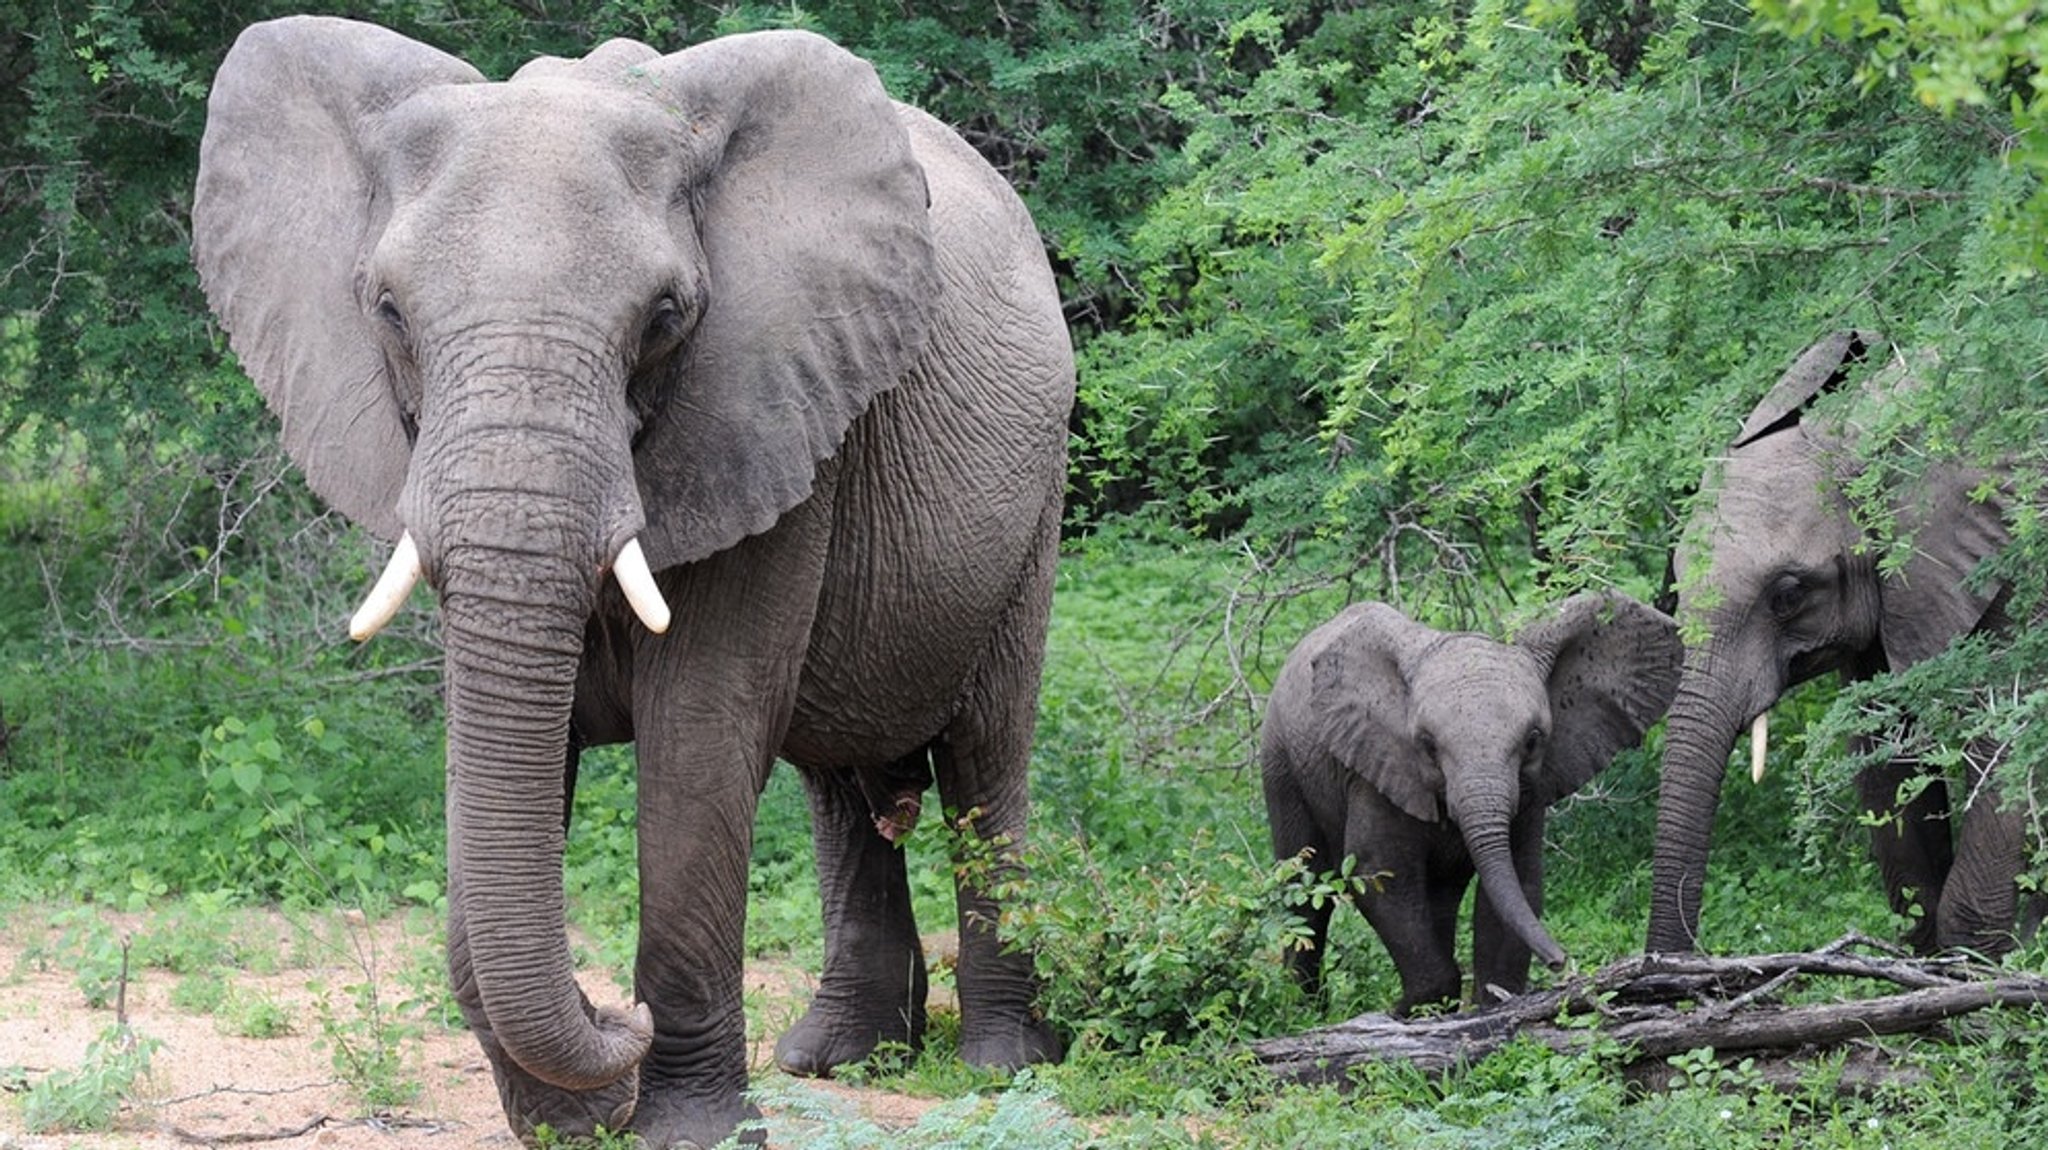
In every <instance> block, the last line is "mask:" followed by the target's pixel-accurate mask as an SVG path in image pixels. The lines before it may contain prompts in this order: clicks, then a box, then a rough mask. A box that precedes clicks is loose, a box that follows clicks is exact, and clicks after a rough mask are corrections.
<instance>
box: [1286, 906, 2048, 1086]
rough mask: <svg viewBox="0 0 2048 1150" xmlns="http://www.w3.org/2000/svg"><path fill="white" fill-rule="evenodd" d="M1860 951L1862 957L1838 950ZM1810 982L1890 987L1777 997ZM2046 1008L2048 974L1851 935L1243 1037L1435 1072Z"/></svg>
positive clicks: (1637, 962)
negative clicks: (1407, 1014)
mask: <svg viewBox="0 0 2048 1150" xmlns="http://www.w3.org/2000/svg"><path fill="white" fill-rule="evenodd" d="M1852 950H1861V951H1867V952H1874V953H1851V951H1852ZM1813 978H1857V979H1866V980H1874V981H1879V982H1888V983H1891V984H1893V985H1895V986H1900V987H1904V988H1906V989H1905V990H1903V991H1902V992H1899V993H1894V994H1889V995H1881V996H1878V997H1872V998H1852V999H1844V1000H1841V1001H1836V1002H1825V1003H1815V1004H1809V1005H1802V1006H1785V1005H1781V1004H1779V1003H1778V1002H1777V1001H1776V999H1777V998H1778V996H1779V995H1780V994H1781V992H1782V991H1784V990H1785V989H1786V988H1787V987H1790V986H1792V985H1795V984H1797V983H1798V982H1799V981H1801V980H1809V979H1813ZM2041 1005H2048V978H2043V977H2041V976H2038V975H2030V974H2013V973H2001V972H1998V971H1995V970H1992V969H1989V968H1986V967H1983V966H1980V965H1976V964H1973V963H1969V962H1966V961H1963V960H1961V959H1912V958H1906V957H1902V956H1900V955H1899V954H1898V952H1897V951H1896V949H1895V948H1891V947H1887V946H1885V945H1883V944H1881V943H1877V942H1874V941H1873V940H1871V939H1868V938H1864V937H1863V936H1861V935H1855V934H1851V935H1845V936H1843V937H1842V938H1840V939H1837V940H1836V941H1835V942H1833V943H1830V944H1828V945H1827V946H1825V947H1822V948H1821V949H1819V950H1816V951H1810V952H1803V953H1790V954H1766V955H1754V956H1749V957H1741V958H1716V957H1712V956H1706V955H1691V954H1687V955H1657V954H1648V955H1641V956H1638V957H1634V958H1628V959H1623V960H1621V961H1619V962H1615V963H1612V964H1610V965H1608V966H1605V967H1603V968H1601V969H1600V970H1599V971H1597V972H1595V973H1593V974H1591V975H1580V976H1576V977H1573V978H1570V979H1568V980H1566V981H1565V982H1564V983H1563V984H1561V985H1559V986H1557V987H1555V988H1553V989H1550V990H1545V991H1540V992H1537V993H1533V994H1524V995H1520V996H1516V997H1512V998H1508V999H1506V1000H1505V1001H1502V1002H1497V1003H1494V1004H1492V1005H1489V1006H1484V1007H1479V1008H1475V1009H1472V1010H1465V1011H1460V1012H1457V1013H1455V1014H1446V1015H1440V1016H1437V1017H1433V1018H1419V1019H1405V1020H1404V1019H1396V1018H1392V1017H1389V1016H1388V1015H1385V1014H1363V1015H1360V1016H1358V1017H1357V1018H1353V1019H1351V1020H1349V1021H1347V1022H1341V1023H1338V1024H1336V1025H1335V1026H1328V1027H1323V1028H1320V1029H1317V1030H1312V1031H1309V1032H1307V1033H1305V1034H1299V1035H1293V1036H1289V1037H1284V1038H1271V1039H1266V1040H1264V1041H1261V1042H1255V1043H1253V1044H1252V1052H1253V1053H1254V1054H1255V1055H1256V1056H1257V1057H1258V1059H1259V1062H1260V1063H1261V1064H1262V1065H1264V1066H1265V1067H1267V1068H1268V1069H1269V1070H1271V1071H1272V1072H1273V1073H1274V1074H1277V1075H1279V1076H1281V1077H1283V1078H1288V1079H1293V1080H1296V1081H1302V1082H1332V1081H1341V1080H1343V1078H1344V1077H1345V1074H1346V1072H1347V1071H1348V1070H1349V1069H1350V1068H1351V1067H1353V1066H1358V1065H1361V1064H1365V1063H1371V1062H1408V1063H1411V1064H1413V1065H1414V1066H1416V1067H1417V1068H1418V1069H1422V1070H1428V1071H1437V1072H1441V1071H1445V1070H1449V1069H1452V1068H1453V1067H1456V1066H1459V1065H1461V1064H1467V1063H1471V1062H1476V1061H1478V1060H1479V1059H1481V1058H1484V1057H1486V1056H1487V1055H1488V1054H1490V1053H1492V1052H1493V1051H1494V1050H1497V1049H1499V1048H1500V1047H1501V1046H1503V1045H1505V1044H1506V1043H1507V1042H1508V1041H1510V1040H1511V1039H1513V1038H1516V1037H1518V1036H1519V1037H1526V1038H1529V1039H1532V1040H1534V1041H1537V1042H1540V1043H1542V1044H1543V1045H1545V1046H1548V1047H1550V1048H1551V1049H1553V1050H1559V1051H1575V1050H1584V1049H1587V1048H1589V1047H1590V1046H1591V1045H1592V1044H1593V1043H1594V1042H1595V1041H1598V1042H1601V1043H1609V1044H1614V1043H1618V1044H1620V1045H1621V1046H1623V1047H1625V1048H1627V1049H1628V1050H1629V1051H1630V1052H1631V1056H1632V1057H1633V1058H1634V1059H1637V1060H1644V1059H1659V1058H1664V1057H1666V1056H1669V1055H1672V1054H1680V1053H1684V1052H1685V1051H1689V1050H1697V1049H1700V1048H1702V1047H1712V1048H1713V1049H1715V1050H1716V1051H1720V1052H1723V1053H1727V1052H1752V1051H1780V1052H1783V1051H1791V1050H1795V1049H1808V1048H1813V1047H1827V1046H1838V1045H1840V1044H1842V1043H1845V1042H1849V1041H1852V1040H1855V1039H1861V1038H1867V1037H1872V1036H1876V1035H1884V1034H1902V1033H1906V1032H1908V1031H1917V1030H1924V1029H1926V1028H1928V1027H1931V1026H1933V1025H1935V1024H1937V1023H1939V1022H1942V1021H1944V1020H1946V1019H1950V1018H1954V1017H1956V1016H1958V1015H1961V1014H1967V1013H1969V1012H1971V1011H1975V1010H1982V1009H1984V1008H1985V1007H1988V1006H2041Z"/></svg>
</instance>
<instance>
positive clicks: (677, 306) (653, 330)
mask: <svg viewBox="0 0 2048 1150" xmlns="http://www.w3.org/2000/svg"><path fill="white" fill-rule="evenodd" d="M689 331H690V316H689V313H688V312H686V311H685V310H684V308H683V305H682V304H681V303H680V302H678V301H677V299H676V297H675V296H674V295H671V294H669V293H666V292H664V293H663V294H662V295H661V297H660V298H659V299H656V300H655V301H654V307H653V309H652V310H651V311H649V312H648V314H647V328H646V330H645V331H644V332H642V333H641V336H640V358H641V359H642V360H643V361H645V360H649V359H654V358H657V357H659V356H663V355H667V354H668V353H669V352H671V351H674V350H675V348H676V346H677V345H678V344H680V343H682V342H683V337H684V336H685V335H688V334H689Z"/></svg>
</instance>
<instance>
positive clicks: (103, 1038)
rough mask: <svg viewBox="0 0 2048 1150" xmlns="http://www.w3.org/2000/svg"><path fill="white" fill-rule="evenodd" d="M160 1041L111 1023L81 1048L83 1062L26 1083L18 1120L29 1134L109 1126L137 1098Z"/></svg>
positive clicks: (93, 1129)
mask: <svg viewBox="0 0 2048 1150" xmlns="http://www.w3.org/2000/svg"><path fill="white" fill-rule="evenodd" d="M158 1045H160V1044H159V1043H158V1042H157V1040H156V1039H154V1038H144V1037H141V1036H139V1035H137V1034H135V1032H133V1031H131V1030H129V1029H128V1028H127V1027H126V1026H113V1027H109V1028H108V1029H107V1030H106V1031H105V1032H103V1033H102V1034H101V1035H100V1036H99V1037H98V1038H96V1039H94V1040H93V1042H92V1045H90V1046H88V1047H86V1048H85V1061H84V1062H83V1063H81V1064H80V1065H79V1066H78V1067H77V1068H76V1069H73V1070H59V1071H56V1072H53V1073H51V1074H49V1075H47V1076H46V1077H44V1078H43V1079H42V1080H41V1081H39V1082H36V1083H34V1084H32V1085H31V1086H29V1088H28V1094H27V1097H26V1098H25V1099H24V1100H23V1103H22V1124H23V1125H24V1126H25V1127H26V1128H27V1129H28V1132H29V1133H31V1134H51V1133H59V1132H75V1133H89V1132H91V1131H95V1130H105V1129H107V1128H108V1127H110V1126H112V1125H113V1123H114V1119H115V1117H116V1116H118V1115H119V1114H120V1112H121V1107H122V1106H124V1105H127V1104H129V1103H131V1102H133V1101H135V1100H136V1098H137V1096H138V1093H139V1091H140V1090H141V1088H142V1085H143V1082H144V1080H145V1079H147V1078H148V1076H149V1060H150V1056H151V1055H152V1054H154V1053H155V1052H156V1049H157V1047H158Z"/></svg>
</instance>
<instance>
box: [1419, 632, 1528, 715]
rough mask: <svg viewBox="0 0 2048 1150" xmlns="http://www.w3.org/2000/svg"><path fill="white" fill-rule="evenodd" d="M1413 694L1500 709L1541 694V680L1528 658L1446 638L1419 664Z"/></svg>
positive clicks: (1475, 638)
mask: <svg viewBox="0 0 2048 1150" xmlns="http://www.w3.org/2000/svg"><path fill="white" fill-rule="evenodd" d="M1414 679H1415V689H1416V691H1417V692H1419V693H1421V694H1423V695H1424V696H1425V697H1435V698H1437V699H1438V700H1440V701H1441V702H1442V703H1444V704H1446V705H1451V704H1455V705H1457V706H1460V707H1482V708H1483V707H1490V706H1498V705H1500V704H1502V703H1505V702H1507V701H1510V700H1516V699H1520V698H1522V697H1524V696H1527V695H1530V694H1535V695H1541V694H1542V686H1543V678H1542V675H1541V674H1539V673H1538V671H1537V668H1536V662H1535V660H1534V659H1532V658H1530V657H1529V654H1528V652H1526V651H1523V650H1522V649H1521V648H1519V647H1515V646H1512V645H1510V644H1507V643H1501V642H1498V641H1496V640H1494V639H1492V638H1490V637H1488V636H1485V635H1480V634H1476V633H1464V632H1460V633H1456V634H1451V635H1446V636H1444V637H1443V639H1442V640H1440V641H1439V642H1437V643H1436V644H1435V645H1434V646H1433V647H1432V648H1431V649H1430V650H1429V652H1428V653H1427V655H1426V656H1425V657H1424V658H1422V659H1421V660H1420V661H1419V663H1418V665H1417V667H1416V669H1415V672H1414Z"/></svg>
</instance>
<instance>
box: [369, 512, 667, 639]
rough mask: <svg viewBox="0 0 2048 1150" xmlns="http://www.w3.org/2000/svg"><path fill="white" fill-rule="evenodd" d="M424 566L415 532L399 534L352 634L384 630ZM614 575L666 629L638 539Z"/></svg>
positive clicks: (643, 613) (640, 609)
mask: <svg viewBox="0 0 2048 1150" xmlns="http://www.w3.org/2000/svg"><path fill="white" fill-rule="evenodd" d="M423 570H424V569H423V568H422V567H421V566H420V549H419V545H418V544H416V543H414V542H413V541H412V532H410V531H407V532H405V533H404V534H403V535H400V536H399V537H398V546H396V547H394V548H392V549H391V562H389V563H387V564H385V565H384V573H383V574H382V575H379V576H377V582H376V584H375V585H374V586H372V587H371V588H370V594H369V595H368V596H367V597H366V598H364V600H363V605H362V606H361V607H358V608H357V609H356V613H355V614H354V615H353V616H351V617H350V618H349V621H348V636H349V638H351V639H354V640H355V641H357V642H358V643H360V642H362V641H363V640H365V639H368V638H369V637H370V636H372V635H375V634H376V633H377V632H379V631H382V630H383V629H384V625H385V624H386V623H389V622H391V619H392V617H393V616H395V615H397V614H398V609H399V608H400V607H403V606H405V601H406V598H407V597H408V596H410V595H411V594H412V589H413V586H414V585H415V584H417V583H418V582H419V581H420V575H421V574H422V573H423ZM612 575H613V576H614V577H616V578H617V579H618V581H619V590H621V591H624V592H625V593H626V602H627V603H628V604H630V605H631V606H632V608H633V614H634V615H636V616H638V617H639V619H640V622H641V623H643V624H645V625H646V627H647V629H648V630H649V631H652V632H654V633H655V634H657V635H659V634H662V633H663V632H665V631H667V630H668V624H669V610H668V602H667V601H666V600H664V599H663V598H662V597H661V589H660V588H658V587H656V586H655V585H654V572H653V571H652V570H650V569H649V568H648V566H647V555H646V553H645V552H643V551H641V550H640V541H639V540H638V539H628V540H627V541H626V545H625V546H624V547H621V548H619V557H618V558H617V559H614V560H613V561H612Z"/></svg>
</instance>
